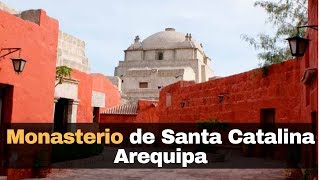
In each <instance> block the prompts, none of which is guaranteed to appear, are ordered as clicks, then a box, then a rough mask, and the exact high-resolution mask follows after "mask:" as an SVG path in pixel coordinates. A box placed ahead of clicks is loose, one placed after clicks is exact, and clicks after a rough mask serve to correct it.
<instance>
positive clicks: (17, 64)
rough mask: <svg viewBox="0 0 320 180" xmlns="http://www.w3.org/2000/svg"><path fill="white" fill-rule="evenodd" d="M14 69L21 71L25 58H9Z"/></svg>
mask: <svg viewBox="0 0 320 180" xmlns="http://www.w3.org/2000/svg"><path fill="white" fill-rule="evenodd" d="M11 60H12V64H13V68H14V71H15V72H17V73H21V72H22V71H23V69H24V66H25V65H26V62H27V61H26V60H24V59H21V58H11Z"/></svg>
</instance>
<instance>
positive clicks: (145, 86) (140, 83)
mask: <svg viewBox="0 0 320 180" xmlns="http://www.w3.org/2000/svg"><path fill="white" fill-rule="evenodd" d="M139 88H148V83H147V82H139Z"/></svg>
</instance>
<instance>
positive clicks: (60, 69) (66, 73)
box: [56, 66, 72, 86]
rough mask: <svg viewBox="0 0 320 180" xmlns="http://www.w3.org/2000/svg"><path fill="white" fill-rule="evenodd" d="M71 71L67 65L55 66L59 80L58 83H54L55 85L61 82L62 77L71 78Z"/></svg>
mask: <svg viewBox="0 0 320 180" xmlns="http://www.w3.org/2000/svg"><path fill="white" fill-rule="evenodd" d="M71 73H72V68H70V67H68V66H57V67H56V77H57V78H58V80H59V82H58V84H56V86H57V85H59V84H62V83H63V78H69V79H71Z"/></svg>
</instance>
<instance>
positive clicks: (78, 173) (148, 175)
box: [45, 169, 285, 180]
mask: <svg viewBox="0 0 320 180" xmlns="http://www.w3.org/2000/svg"><path fill="white" fill-rule="evenodd" d="M284 173H285V171H284V170H280V169H272V170H271V169H264V170H261V169H248V170H243V169H210V170H208V169H203V170H202V169H201V170H199V169H175V170H154V169H116V170H115V169H65V170H57V169H55V170H53V171H52V173H51V174H50V175H49V176H48V177H47V178H45V179H47V180H50V179H51V180H54V179H76V180H88V179H98V180H99V179H101V180H102V179H130V180H135V179H137V180H138V179H152V180H158V179H159V180H162V179H165V180H171V179H172V180H176V179H178V180H180V179H181V180H191V179H196V180H200V179H201V180H205V179H219V180H220V179H221V180H227V179H239V180H240V179H241V180H249V179H250V180H251V179H252V180H253V179H258V180H259V179H261V180H278V179H285V176H284Z"/></svg>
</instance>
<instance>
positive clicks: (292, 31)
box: [241, 0, 308, 67]
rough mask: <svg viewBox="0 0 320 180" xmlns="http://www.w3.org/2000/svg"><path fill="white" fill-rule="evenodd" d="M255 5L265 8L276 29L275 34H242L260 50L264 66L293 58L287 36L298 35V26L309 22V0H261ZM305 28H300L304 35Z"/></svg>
mask: <svg viewBox="0 0 320 180" xmlns="http://www.w3.org/2000/svg"><path fill="white" fill-rule="evenodd" d="M254 6H255V7H261V8H263V9H264V10H265V11H266V13H267V15H268V19H267V21H266V23H270V24H271V25H272V26H273V27H274V28H275V29H276V31H275V33H274V34H273V35H269V34H263V33H260V34H258V35H257V36H256V37H250V36H248V35H241V37H242V39H243V40H245V41H247V42H248V43H249V44H250V45H252V46H253V47H254V48H255V50H257V51H258V55H257V56H258V58H259V59H260V60H262V61H263V64H262V66H263V67H267V66H268V65H270V64H273V63H279V62H282V61H284V60H286V59H290V58H292V56H291V53H290V49H289V47H288V44H287V42H286V40H285V39H286V38H288V37H291V36H295V35H297V30H296V27H297V26H301V25H305V24H307V23H308V17H307V0H273V1H272V0H259V1H256V2H255V3H254ZM304 34H305V30H304V29H301V30H300V35H301V36H303V35H304Z"/></svg>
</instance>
